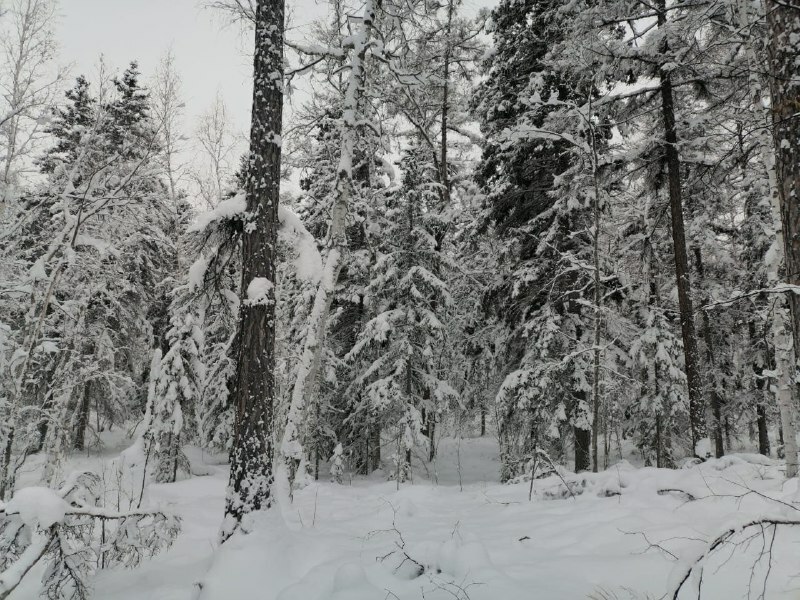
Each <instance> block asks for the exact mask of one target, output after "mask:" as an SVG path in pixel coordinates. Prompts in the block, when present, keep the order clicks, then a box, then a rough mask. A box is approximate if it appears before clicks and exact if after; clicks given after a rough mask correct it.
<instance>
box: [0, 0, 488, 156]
mask: <svg viewBox="0 0 800 600" xmlns="http://www.w3.org/2000/svg"><path fill="white" fill-rule="evenodd" d="M0 1H2V0H0ZM204 3H205V0H59V11H58V12H59V21H58V23H57V37H58V43H59V46H60V48H59V55H60V57H59V62H61V63H62V64H64V63H66V64H70V65H72V70H71V73H72V75H73V76H77V75H79V74H85V75H86V76H87V78H88V79H89V81H90V82H91V81H96V80H97V73H98V65H99V59H100V56H101V55H102V56H103V60H104V62H105V64H106V65H107V66H108V68H109V69H110V70H111V71H112V72H121V71H122V70H123V69H124V68H125V67H126V66H127V65H128V63H129V62H130V61H132V60H137V61H138V62H139V68H140V70H141V72H142V74H143V78H144V79H143V80H144V83H145V85H148V79H149V78H150V77H152V76H153V74H154V73H155V71H156V69H157V67H158V64H159V62H160V60H161V59H162V58H163V57H164V56H165V55H166V53H167V52H168V51H169V50H170V49H172V52H173V55H174V58H175V67H176V71H177V73H178V74H179V75H180V77H181V79H182V96H183V101H184V102H185V106H186V107H185V111H184V112H185V114H184V117H183V129H184V133H185V134H187V135H189V136H191V135H192V134H193V132H194V130H195V127H196V123H197V119H198V117H199V116H200V115H201V114H202V113H203V112H204V111H206V110H207V109H208V108H209V107H210V106H211V104H212V103H213V101H214V99H215V96H216V95H217V92H218V91H219V92H220V93H221V95H222V97H223V99H224V101H225V103H226V105H227V108H228V114H229V115H230V116H231V119H232V121H233V123H232V125H233V127H234V129H235V130H236V133H239V134H241V135H242V138H243V140H244V139H246V137H247V135H248V133H249V127H250V123H249V113H250V102H251V91H252V85H251V73H252V64H251V63H252V59H251V57H250V56H249V53H250V52H251V48H252V45H253V40H252V33H250V32H249V31H243V30H242V28H241V27H239V26H237V25H230V24H229V23H228V22H227V21H226V18H225V16H224V15H221V14H220V13H218V12H216V11H212V10H209V9H207V8H205V7H204ZM463 4H464V8H465V12H466V13H467V14H474V13H475V12H476V11H477V8H478V7H479V6H493V5H494V4H496V0H464V1H463ZM327 6H328V0H287V10H288V11H289V13H290V15H291V18H290V26H291V27H292V29H293V31H292V32H291V33H290V35H291V36H292V37H295V38H297V37H301V36H302V30H303V29H304V26H305V25H307V24H308V23H310V22H311V21H313V20H315V19H318V18H320V17H322V16H324V15H325V14H326V12H327ZM296 84H300V82H296ZM68 87H71V82H69V83H68ZM300 90H302V84H300V88H299V89H298V91H300ZM293 101H294V102H295V103H296V102H302V91H300V93H299V94H298V93H296V94H294V96H293ZM287 109H288V110H291V104H289V105H287ZM244 150H245V147H244V146H242V148H241V151H244Z"/></svg>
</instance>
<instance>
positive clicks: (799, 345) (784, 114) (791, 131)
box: [766, 0, 800, 356]
mask: <svg viewBox="0 0 800 600" xmlns="http://www.w3.org/2000/svg"><path fill="white" fill-rule="evenodd" d="M766 7H767V25H768V28H769V46H768V53H769V70H770V92H771V96H772V120H773V126H774V135H775V171H776V175H777V179H778V192H779V200H780V206H781V217H782V220H783V243H784V248H785V252H786V281H787V283H790V284H792V285H800V116H799V114H800V69H798V66H797V57H798V53H800V48H798V44H797V42H795V41H794V40H795V39H797V36H800V3H798V2H797V0H767V1H766ZM788 297H789V305H790V307H791V311H792V331H793V333H794V352H795V356H800V296H798V295H797V294H788Z"/></svg>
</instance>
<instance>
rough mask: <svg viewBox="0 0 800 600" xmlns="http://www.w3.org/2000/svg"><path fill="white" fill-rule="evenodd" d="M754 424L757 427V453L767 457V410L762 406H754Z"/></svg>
mask: <svg viewBox="0 0 800 600" xmlns="http://www.w3.org/2000/svg"><path fill="white" fill-rule="evenodd" d="M756 424H757V425H758V451H759V452H760V453H761V454H763V455H764V456H769V435H768V433H767V410H766V409H765V408H764V405H763V404H756Z"/></svg>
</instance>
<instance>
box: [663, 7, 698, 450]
mask: <svg viewBox="0 0 800 600" xmlns="http://www.w3.org/2000/svg"><path fill="white" fill-rule="evenodd" d="M657 7H658V26H659V27H661V28H663V27H664V26H665V25H666V23H667V12H666V2H665V0H659V1H658V3H657ZM661 50H662V56H664V57H666V56H667V55H668V52H669V45H668V43H667V39H666V36H665V38H664V42H663V43H662V49H661ZM664 60H667V59H666V58H665V59H664ZM659 79H660V83H661V114H662V118H663V120H664V141H665V142H666V144H665V153H666V161H667V171H668V173H667V175H668V179H669V205H670V215H671V217H672V244H673V252H674V255H675V279H676V283H677V287H678V308H679V310H680V319H681V335H682V338H683V358H684V363H685V370H686V381H687V385H688V388H689V422H690V426H691V434H692V452H693V453H695V454H696V453H697V442H698V441H699V440H700V438H701V437H703V435H704V433H705V431H704V430H705V427H704V423H703V418H704V412H705V410H704V407H703V404H704V403H703V395H702V394H703V384H702V380H701V376H700V357H699V354H698V350H697V333H696V331H695V326H694V313H693V309H692V296H691V281H690V278H689V262H688V259H687V256H686V233H685V228H684V223H683V199H682V192H681V173H680V167H681V163H680V156H679V154H678V133H677V129H676V126H675V100H674V98H673V92H672V79H671V75H670V72H669V71H668V70H665V69H659Z"/></svg>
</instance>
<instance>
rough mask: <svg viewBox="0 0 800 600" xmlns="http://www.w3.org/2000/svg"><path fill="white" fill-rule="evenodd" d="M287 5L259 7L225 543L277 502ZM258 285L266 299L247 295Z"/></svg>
mask: <svg viewBox="0 0 800 600" xmlns="http://www.w3.org/2000/svg"><path fill="white" fill-rule="evenodd" d="M283 25H284V4H283V0H257V5H256V22H255V56H254V61H253V109H252V110H253V112H252V121H251V129H250V156H249V164H248V173H247V191H246V194H247V214H248V218H249V221H248V222H247V223H246V224H245V227H244V234H243V243H242V289H241V294H242V303H241V314H240V320H239V340H240V343H239V352H238V357H237V365H236V379H235V382H234V387H233V397H232V401H233V403H234V405H235V406H236V422H235V425H234V443H233V450H232V452H231V474H230V482H229V487H228V496H227V499H226V506H225V515H226V523H225V525H224V526H223V531H222V538H223V541H224V540H225V539H227V538H228V537H230V535H231V534H232V533H233V531H234V530H235V529H237V528H238V526H239V525H240V524H241V521H242V518H243V517H244V516H245V515H246V514H247V513H249V512H252V511H257V510H263V509H266V508H269V506H270V504H271V503H272V498H271V490H270V488H271V486H272V480H273V474H272V434H273V421H274V387H275V287H274V285H273V284H274V282H275V249H276V243H277V227H278V202H279V192H280V161H281V143H280V140H281V138H280V135H281V118H282V114H283ZM256 279H259V280H266V282H268V283H267V284H266V285H264V282H263V281H260V282H259V283H260V284H261V285H259V286H258V287H260V288H261V290H260V292H261V293H258V294H256V293H253V294H252V295H250V294H249V293H248V292H249V291H250V290H249V288H250V286H251V284H252V283H253V282H255V281H256Z"/></svg>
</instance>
